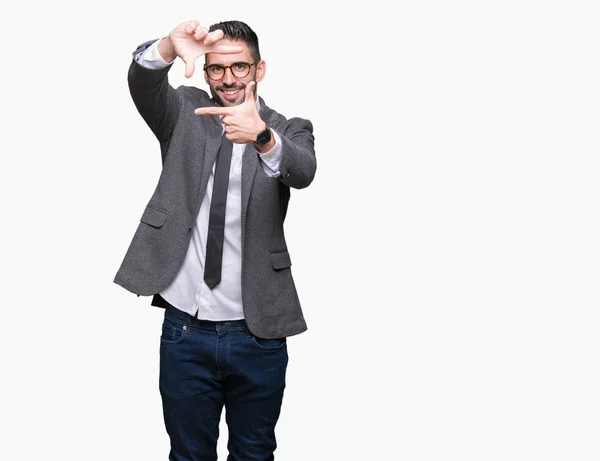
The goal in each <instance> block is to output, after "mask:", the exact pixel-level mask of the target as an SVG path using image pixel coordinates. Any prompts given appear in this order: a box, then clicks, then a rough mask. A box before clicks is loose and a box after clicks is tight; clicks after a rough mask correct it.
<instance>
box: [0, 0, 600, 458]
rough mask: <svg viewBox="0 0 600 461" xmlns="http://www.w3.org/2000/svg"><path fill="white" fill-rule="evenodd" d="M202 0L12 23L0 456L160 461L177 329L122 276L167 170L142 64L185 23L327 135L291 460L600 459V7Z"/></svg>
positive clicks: (25, 15) (68, 8) (309, 228)
mask: <svg viewBox="0 0 600 461" xmlns="http://www.w3.org/2000/svg"><path fill="white" fill-rule="evenodd" d="M203 3H204V2H198V1H178V2H164V3H160V2H153V1H144V2H141V1H123V2H96V3H89V2H68V1H55V2H29V3H24V4H21V6H19V7H17V6H16V5H12V6H11V5H9V6H5V7H2V8H3V10H4V11H2V14H0V18H1V19H0V21H1V24H0V26H1V27H2V30H3V45H4V46H3V58H2V72H1V75H2V85H1V89H0V91H1V92H2V93H1V97H2V109H3V110H2V113H3V122H2V124H1V126H2V141H3V142H2V167H1V169H0V171H1V181H0V187H1V193H2V198H3V200H2V204H3V205H2V223H3V225H2V239H1V240H0V245H1V261H2V262H1V264H2V273H3V283H2V301H3V302H2V307H3V309H2V312H3V316H2V334H1V335H0V338H1V339H0V340H1V342H2V343H1V349H0V350H1V354H2V357H1V359H2V362H1V363H2V379H1V380H0V386H1V387H2V389H1V392H0V399H1V401H0V415H1V416H0V418H1V423H2V426H3V429H2V436H1V439H2V442H1V443H0V459H3V460H9V459H10V460H13V459H15V460H17V459H18V460H46V459H60V460H65V461H66V460H77V461H81V460H86V461H87V460H90V461H92V460H102V461H104V460H111V461H119V460H127V461H130V460H144V461H152V460H156V461H159V460H166V459H167V453H168V438H167V436H166V433H165V431H164V426H163V421H162V409H161V402H160V396H159V392H158V347H159V335H160V325H161V321H162V318H161V315H162V310H161V309H158V308H155V307H152V306H150V298H143V297H142V298H137V297H136V296H135V295H133V294H131V293H129V292H127V291H126V290H124V289H123V288H121V287H119V286H117V285H115V284H113V283H112V279H113V277H114V274H115V272H116V271H117V269H118V266H119V265H120V263H121V260H122V257H123V256H124V254H125V251H126V249H127V247H128V245H129V242H130V240H131V237H132V236H133V233H134V231H135V229H136V227H137V224H138V222H139V217H140V216H141V213H142V211H143V208H144V206H145V204H146V202H147V201H148V200H149V198H150V196H151V194H152V192H153V191H154V187H155V184H156V181H157V179H158V176H159V174H160V153H159V148H158V143H157V142H156V141H155V139H154V137H153V135H152V134H151V132H150V130H149V129H148V128H147V127H146V126H145V124H144V122H143V121H142V119H141V117H140V116H139V115H138V114H137V112H136V110H135V107H134V105H133V103H132V102H131V99H130V97H129V92H128V88H127V83H126V73H127V68H128V66H129V63H130V60H131V52H132V51H133V50H134V49H135V47H136V46H137V45H138V44H139V43H142V42H144V41H146V40H149V39H152V38H157V37H159V36H162V35H165V34H167V33H168V32H169V31H170V30H171V29H172V28H173V27H175V26H176V25H177V24H178V23H180V22H182V21H183V20H186V19H193V18H197V19H199V20H200V21H201V22H202V23H203V24H206V25H210V24H212V23H213V22H218V21H221V20H228V19H240V20H243V21H245V22H247V23H248V24H249V25H250V26H251V27H253V29H254V30H255V31H256V32H257V33H258V35H259V39H260V45H261V51H262V54H263V58H264V59H265V60H266V61H267V65H268V70H267V75H266V79H265V80H264V82H263V83H262V84H261V85H260V87H259V91H260V94H261V95H262V96H263V97H264V98H265V100H266V102H267V104H269V105H270V106H271V107H273V108H275V109H276V110H278V111H279V112H281V113H283V114H285V115H286V116H288V117H292V116H300V117H304V118H308V119H310V120H311V121H312V122H313V123H314V127H315V131H314V133H315V138H316V150H317V158H318V171H317V176H316V178H315V181H314V183H313V184H312V185H311V186H310V187H309V188H308V189H304V190H301V191H292V200H291V203H290V209H289V214H288V220H287V222H286V232H287V237H288V245H289V248H290V252H291V256H292V260H293V271H294V276H295V279H296V283H297V286H298V290H299V293H300V297H301V301H302V304H303V308H304V312H305V316H306V319H307V321H308V324H309V330H308V331H307V332H306V333H304V334H302V335H300V336H297V337H293V338H290V340H289V343H288V344H289V353H290V364H289V369H288V380H287V381H288V386H287V389H286V394H285V398H284V405H283V409H282V415H281V419H280V422H279V424H278V427H277V436H278V442H279V448H278V449H277V451H276V458H277V459H279V460H282V461H300V460H301V461H306V460H319V461H320V460H328V461H329V460H344V461H346V460H361V461H362V460H369V461H370V460H402V461H445V460H460V461H471V460H472V461H482V460H484V461H492V460H501V461H505V460H511V461H516V460H519V461H520V460H523V461H531V460H543V461H549V460H569V461H572V460H577V461H587V460H590V461H591V460H594V461H597V460H598V459H600V443H599V441H598V434H599V431H600V420H599V418H598V415H599V413H600V393H599V391H598V390H599V389H600V372H599V368H598V359H599V351H600V336H599V334H598V330H599V327H600V313H599V307H600V302H599V301H600V299H599V298H600V293H599V285H598V277H599V275H600V266H599V260H600V259H599V257H600V243H599V239H598V236H599V235H600V217H599V201H600V181H599V180H598V178H599V175H600V160H599V153H600V151H599V144H600V143H599V141H598V123H599V121H600V114H599V107H600V90H599V85H598V82H600V75H599V74H600V65H599V60H598V43H599V39H600V33H599V29H598V23H599V19H600V18H599V17H598V14H597V11H596V10H595V9H594V8H593V7H594V6H595V2H592V1H589V2H584V1H569V2H567V1H562V2H561V1H544V2H543V1H530V0H519V1H502V2H500V1H496V2H491V1H464V0H462V1H454V2H446V1H439V0H438V1H419V2H416V1H415V2H400V3H398V4H397V5H396V7H395V8H396V9H395V10H392V9H390V7H386V6H384V3H383V2H382V1H370V2H362V3H361V4H357V5H353V4H352V2H339V3H337V4H334V3H326V2H316V1H314V2H312V1H311V2H296V3H289V4H283V3H281V2H275V1H271V2H249V1H244V2H241V1H230V2H210V4H203ZM391 3H393V2H390V4H391ZM171 77H172V83H173V84H174V85H175V86H179V85H180V84H190V85H198V86H200V87H201V88H205V89H206V86H205V84H204V82H203V79H202V77H201V74H200V73H199V72H198V73H197V75H195V76H194V77H193V78H191V79H189V80H186V79H185V78H184V77H183V67H182V66H180V65H179V64H177V65H175V66H174V68H173V70H172V71H171ZM225 430H226V427H225V426H222V431H223V436H222V438H221V440H220V444H219V453H220V459H223V460H224V459H225V457H226V450H225V442H226V434H225Z"/></svg>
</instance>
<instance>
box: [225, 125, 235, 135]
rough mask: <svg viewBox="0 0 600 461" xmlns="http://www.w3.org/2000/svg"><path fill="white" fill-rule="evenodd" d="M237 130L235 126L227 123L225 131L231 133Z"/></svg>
mask: <svg viewBox="0 0 600 461" xmlns="http://www.w3.org/2000/svg"><path fill="white" fill-rule="evenodd" d="M234 131H235V128H234V127H232V126H231V125H225V133H227V134H231V133H233V132H234Z"/></svg>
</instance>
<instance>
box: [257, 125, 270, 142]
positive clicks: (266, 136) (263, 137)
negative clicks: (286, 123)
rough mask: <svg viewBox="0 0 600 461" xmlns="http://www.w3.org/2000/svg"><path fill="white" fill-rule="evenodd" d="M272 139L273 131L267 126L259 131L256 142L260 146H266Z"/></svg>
mask: <svg viewBox="0 0 600 461" xmlns="http://www.w3.org/2000/svg"><path fill="white" fill-rule="evenodd" d="M269 141H271V131H270V130H269V129H268V128H267V129H266V130H265V131H261V132H260V133H258V136H257V138H256V144H258V145H259V146H261V147H262V146H266V145H267V144H269Z"/></svg>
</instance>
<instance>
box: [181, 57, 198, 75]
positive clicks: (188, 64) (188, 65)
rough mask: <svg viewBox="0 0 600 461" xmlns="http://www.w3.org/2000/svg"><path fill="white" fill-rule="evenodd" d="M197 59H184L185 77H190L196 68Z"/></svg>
mask: <svg viewBox="0 0 600 461" xmlns="http://www.w3.org/2000/svg"><path fill="white" fill-rule="evenodd" d="M194 61H195V59H184V62H185V77H186V78H190V77H191V76H192V75H194V71H195V70H196V63H195V62H194Z"/></svg>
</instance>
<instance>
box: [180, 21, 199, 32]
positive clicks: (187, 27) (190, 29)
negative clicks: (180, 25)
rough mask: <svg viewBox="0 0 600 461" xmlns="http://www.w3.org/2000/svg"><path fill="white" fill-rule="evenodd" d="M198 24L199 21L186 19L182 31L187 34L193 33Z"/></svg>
mask: <svg viewBox="0 0 600 461" xmlns="http://www.w3.org/2000/svg"><path fill="white" fill-rule="evenodd" d="M199 25H200V23H199V22H198V21H196V20H193V21H188V22H186V23H185V27H184V29H183V30H184V31H185V32H186V33H187V34H193V33H194V31H195V30H196V28H197V27H198V26H199Z"/></svg>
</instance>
